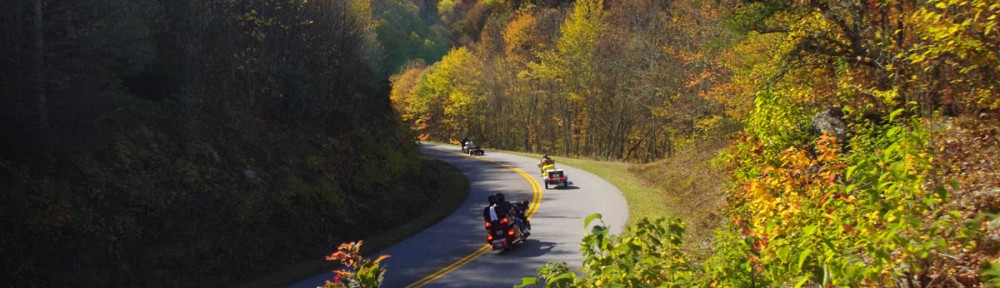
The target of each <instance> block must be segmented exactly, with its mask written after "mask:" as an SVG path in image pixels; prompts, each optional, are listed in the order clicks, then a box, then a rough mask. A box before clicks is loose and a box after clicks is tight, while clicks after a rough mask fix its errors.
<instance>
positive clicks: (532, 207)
mask: <svg viewBox="0 0 1000 288" xmlns="http://www.w3.org/2000/svg"><path fill="white" fill-rule="evenodd" d="M466 156H468V155H466ZM470 157H471V156H470ZM474 158H475V157H474ZM476 159H479V160H481V161H486V162H492V163H496V164H498V165H500V166H501V167H504V168H507V169H510V170H512V171H514V172H517V174H521V176H522V177H524V179H526V180H528V183H531V190H532V193H533V195H532V197H531V204H529V205H528V211H526V212H525V214H526V216H527V217H528V219H531V216H534V215H535V212H537V211H538V204H540V203H541V202H542V188H541V187H540V186H539V185H538V181H535V178H532V177H531V175H528V173H525V172H524V171H523V170H521V169H519V168H517V167H514V166H510V165H507V164H504V163H500V162H497V161H494V160H490V159H486V158H476ZM490 250H492V248H491V247H490V245H489V244H484V245H483V246H481V247H479V249H477V250H476V251H475V252H472V253H471V254H469V255H465V257H462V259H458V261H455V262H454V263H451V264H449V265H448V266H445V267H444V268H441V270H438V271H436V272H434V273H431V275H427V277H424V278H423V279H420V280H417V281H416V282H413V283H411V284H410V285H406V288H416V287H421V286H424V285H427V283H431V282H433V281H434V280H437V279H440V278H441V277H444V275H448V273H451V272H452V271H455V270H456V269H458V268H460V267H462V266H464V265H465V264H468V263H469V262H472V260H475V259H476V258H479V256H483V254H486V252H489V251H490Z"/></svg>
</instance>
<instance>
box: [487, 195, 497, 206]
mask: <svg viewBox="0 0 1000 288" xmlns="http://www.w3.org/2000/svg"><path fill="white" fill-rule="evenodd" d="M486 200H487V201H490V204H496V203H497V196H494V195H490V197H486Z"/></svg>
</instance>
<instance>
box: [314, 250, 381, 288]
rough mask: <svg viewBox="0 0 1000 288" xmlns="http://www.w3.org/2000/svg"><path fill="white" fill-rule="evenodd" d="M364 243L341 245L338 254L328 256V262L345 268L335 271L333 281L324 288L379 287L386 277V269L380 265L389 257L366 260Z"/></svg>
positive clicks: (328, 282) (327, 282)
mask: <svg viewBox="0 0 1000 288" xmlns="http://www.w3.org/2000/svg"><path fill="white" fill-rule="evenodd" d="M362 243H364V241H358V242H348V243H343V244H340V247H337V252H333V254H330V255H329V256H326V260H327V261H335V262H340V264H343V265H344V266H345V267H342V268H341V269H338V270H334V271H333V274H335V275H336V276H334V277H333V281H326V285H323V287H324V288H343V287H379V286H382V278H383V277H385V267H379V263H380V262H382V260H385V259H386V258H389V255H379V256H378V258H376V259H375V260H371V259H366V258H365V257H364V256H362V255H361V244H362Z"/></svg>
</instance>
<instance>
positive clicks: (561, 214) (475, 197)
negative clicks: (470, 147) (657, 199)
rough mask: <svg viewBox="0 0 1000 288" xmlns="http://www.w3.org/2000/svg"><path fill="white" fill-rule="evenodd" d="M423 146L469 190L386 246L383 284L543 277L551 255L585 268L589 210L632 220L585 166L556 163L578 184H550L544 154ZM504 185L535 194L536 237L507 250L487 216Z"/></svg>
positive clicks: (499, 283) (514, 195)
mask: <svg viewBox="0 0 1000 288" xmlns="http://www.w3.org/2000/svg"><path fill="white" fill-rule="evenodd" d="M421 151H422V152H423V153H424V154H425V155H427V156H430V157H433V158H436V159H438V160H441V161H444V162H447V163H448V164H451V165H452V166H454V167H456V168H458V169H459V170H461V171H463V173H464V174H465V176H466V177H468V178H469V186H470V191H469V197H468V198H466V199H465V202H463V203H462V204H461V205H460V206H459V207H458V208H457V209H456V210H455V211H454V212H453V213H452V214H451V215H449V216H448V217H446V218H445V219H444V220H442V221H441V222H438V223H437V224H435V225H433V226H431V227H430V228H428V229H427V230H424V231H423V232H420V233H418V234H417V235H414V236H413V237H410V238H409V239H406V240H404V241H402V242H400V243H397V244H396V245H394V246H392V247H389V248H388V249H386V250H383V251H381V252H379V254H389V255H391V256H392V257H391V258H389V259H387V260H385V261H384V262H382V263H383V264H384V265H385V267H387V269H388V272H387V273H386V275H385V279H384V281H383V284H382V287H407V288H409V287H511V286H513V285H514V284H519V283H521V278H522V277H532V276H535V275H536V273H537V272H536V271H537V270H538V268H540V267H542V266H543V265H545V263H546V262H566V263H567V264H568V265H570V267H574V268H579V266H580V262H581V261H582V260H583V254H582V252H581V251H580V239H581V238H583V236H584V235H585V234H586V232H587V231H589V229H588V228H584V227H583V221H584V220H585V219H586V217H587V216H589V215H591V214H593V213H601V215H602V216H603V221H604V223H605V224H606V225H609V226H610V227H611V229H612V230H611V232H612V233H615V234H618V233H621V230H622V227H624V226H625V222H626V220H627V219H628V206H627V204H626V202H625V198H624V197H623V196H622V195H621V192H620V191H619V190H618V188H616V187H615V186H614V185H611V184H610V183H608V182H607V181H605V180H604V179H601V178H600V177H597V176H595V175H593V174H590V173H588V172H585V171H583V170H579V169H576V168H573V167H569V166H566V165H561V164H559V163H556V165H557V166H558V167H559V168H562V169H564V170H565V171H566V175H567V176H568V177H569V179H570V182H571V183H570V185H569V187H568V188H565V189H545V188H544V186H543V182H542V179H541V177H540V175H539V173H538V168H537V167H536V166H535V164H536V163H537V161H538V160H537V159H533V158H529V157H524V156H518V155H512V154H505V153H496V152H491V151H489V150H488V149H487V150H486V155H485V156H467V155H464V154H462V153H461V150H460V149H459V147H458V146H456V145H444V144H433V143H425V144H423V145H422V148H421ZM557 160H558V159H557ZM498 192H502V193H504V195H506V196H507V200H508V201H511V202H514V201H515V200H517V201H520V200H531V201H533V202H532V203H531V206H532V207H531V209H529V217H530V219H531V226H532V227H531V228H532V230H531V233H532V234H531V237H529V238H528V241H527V242H526V243H524V244H521V245H519V246H515V247H514V248H513V249H509V250H507V251H503V252H499V251H493V250H490V248H489V247H488V246H486V240H485V237H486V232H485V229H484V228H483V223H482V211H483V207H485V206H486V203H487V202H486V197H487V196H489V195H491V194H496V193H498ZM537 199H541V200H540V201H537ZM532 213H533V214H532ZM592 224H593V223H592ZM332 276H333V274H332V273H329V272H327V273H324V274H322V275H317V276H315V277H313V278H309V279H306V280H303V281H301V282H299V283H296V284H294V285H292V286H289V287H292V288H313V287H316V286H322V285H323V283H325V281H326V280H328V279H332Z"/></svg>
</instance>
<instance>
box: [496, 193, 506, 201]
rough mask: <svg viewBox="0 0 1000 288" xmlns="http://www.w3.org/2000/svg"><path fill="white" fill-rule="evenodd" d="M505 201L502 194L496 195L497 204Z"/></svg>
mask: <svg viewBox="0 0 1000 288" xmlns="http://www.w3.org/2000/svg"><path fill="white" fill-rule="evenodd" d="M504 201H506V200H505V199H504V197H503V193H497V203H503V202H504Z"/></svg>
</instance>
